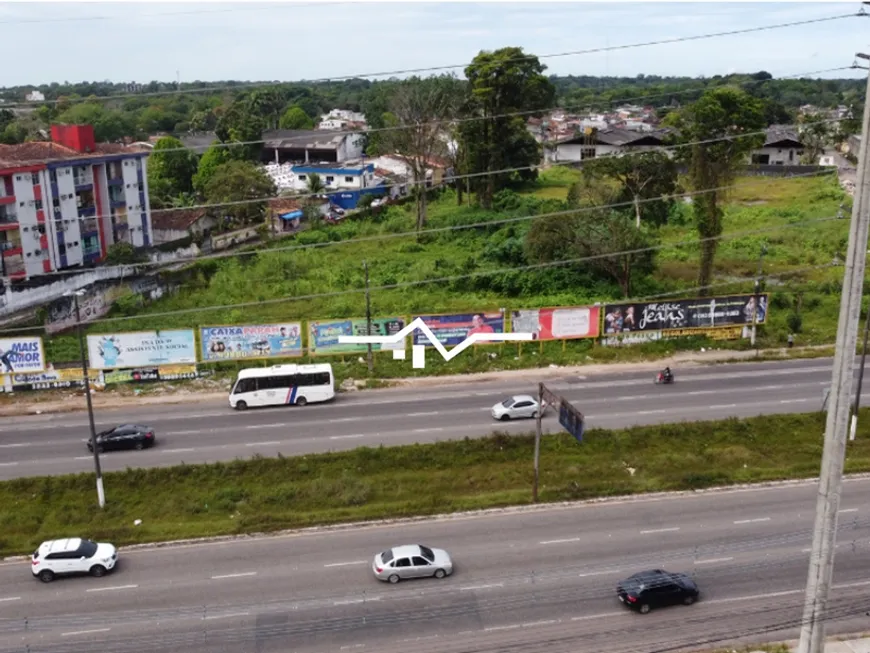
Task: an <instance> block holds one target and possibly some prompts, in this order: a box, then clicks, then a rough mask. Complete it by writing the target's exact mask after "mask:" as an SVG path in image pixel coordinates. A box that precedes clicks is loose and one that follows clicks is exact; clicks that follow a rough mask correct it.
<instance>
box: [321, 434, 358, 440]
mask: <svg viewBox="0 0 870 653" xmlns="http://www.w3.org/2000/svg"><path fill="white" fill-rule="evenodd" d="M365 436H366V435H365V433H354V434H353V435H330V436H329V439H330V440H353V439H356V438H364V437H365Z"/></svg>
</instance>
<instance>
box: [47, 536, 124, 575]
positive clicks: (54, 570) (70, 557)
mask: <svg viewBox="0 0 870 653" xmlns="http://www.w3.org/2000/svg"><path fill="white" fill-rule="evenodd" d="M117 561H118V549H116V548H115V547H114V546H113V545H111V544H102V543H100V544H98V543H97V542H91V541H90V540H84V539H81V538H78V537H70V538H67V539H65V540H50V541H48V542H43V543H42V544H40V545H39V548H38V549H37V550H36V551H34V552H33V557H32V560H31V566H30V570H31V572H32V573H33V575H34V576H36V577H37V578H39V580H41V581H42V582H43V583H50V582H51V581H53V580H54V579H55V577H56V576H66V575H72V574H90V575H91V576H97V577H99V576H103V575H104V574H105V573H106V572H107V571H111V570H112V569H114V567H115V563H116V562H117Z"/></svg>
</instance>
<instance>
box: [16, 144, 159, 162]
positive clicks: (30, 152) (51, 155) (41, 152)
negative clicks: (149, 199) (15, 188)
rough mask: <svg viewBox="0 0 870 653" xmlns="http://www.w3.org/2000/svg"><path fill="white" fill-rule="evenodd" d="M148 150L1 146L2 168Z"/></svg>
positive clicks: (106, 146)
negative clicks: (89, 149)
mask: <svg viewBox="0 0 870 653" xmlns="http://www.w3.org/2000/svg"><path fill="white" fill-rule="evenodd" d="M147 151H148V150H147V149H146V148H141V147H128V146H126V145H121V144H120V143H96V146H95V148H94V151H93V152H78V151H76V150H74V149H72V148H71V147H66V146H65V145H60V144H58V143H53V142H51V141H33V142H30V143H21V144H19V145H0V168H15V167H20V166H28V165H40V164H43V163H51V162H55V161H67V160H69V161H74V160H79V161H82V160H85V159H93V158H98V157H101V156H106V155H111V154H125V153H128V154H138V153H145V152H147Z"/></svg>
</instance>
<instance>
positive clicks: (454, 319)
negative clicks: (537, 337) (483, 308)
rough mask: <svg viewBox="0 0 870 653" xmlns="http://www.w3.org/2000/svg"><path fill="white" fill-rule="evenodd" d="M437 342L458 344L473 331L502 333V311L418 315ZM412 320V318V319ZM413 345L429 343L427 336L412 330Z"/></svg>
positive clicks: (451, 344)
mask: <svg viewBox="0 0 870 653" xmlns="http://www.w3.org/2000/svg"><path fill="white" fill-rule="evenodd" d="M414 319H420V320H423V323H424V324H425V325H426V326H427V327H429V329H430V330H431V331H432V335H434V336H435V337H436V338H437V339H438V342H440V343H441V344H442V345H445V346H455V345H458V344H460V343H461V342H462V341H463V340H465V339H466V338H468V336H470V335H472V334H475V333H504V332H505V331H504V312H502V311H494V312H491V313H484V312H480V313H456V314H450V315H418V316H416V317H415V318H414ZM412 321H413V320H412ZM414 344H415V345H430V344H431V343H430V342H429V338H428V336H426V334H425V333H423V332H421V331H415V332H414Z"/></svg>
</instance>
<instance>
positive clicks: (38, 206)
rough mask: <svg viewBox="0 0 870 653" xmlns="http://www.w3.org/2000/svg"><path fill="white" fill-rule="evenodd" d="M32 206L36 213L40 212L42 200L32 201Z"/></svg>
mask: <svg viewBox="0 0 870 653" xmlns="http://www.w3.org/2000/svg"><path fill="white" fill-rule="evenodd" d="M33 205H34V206H35V207H36V210H37V211H42V200H34V201H33Z"/></svg>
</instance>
